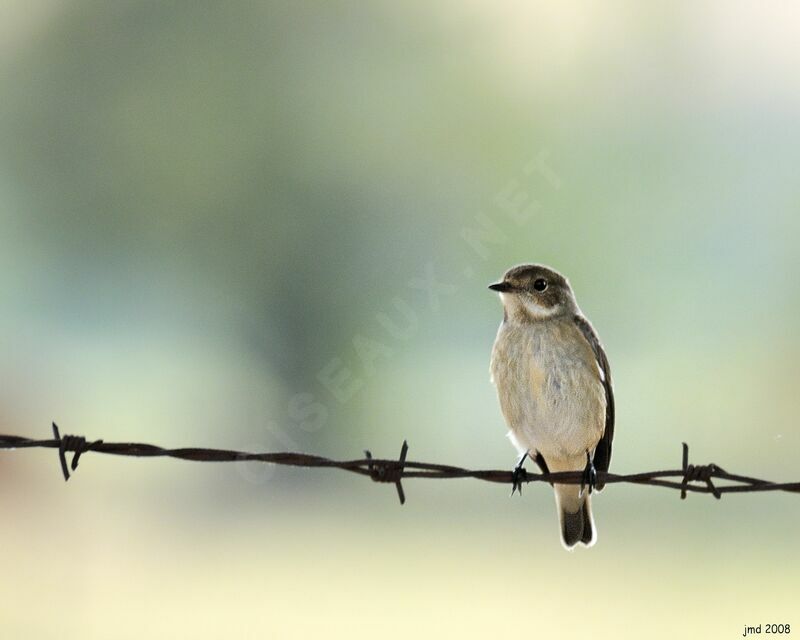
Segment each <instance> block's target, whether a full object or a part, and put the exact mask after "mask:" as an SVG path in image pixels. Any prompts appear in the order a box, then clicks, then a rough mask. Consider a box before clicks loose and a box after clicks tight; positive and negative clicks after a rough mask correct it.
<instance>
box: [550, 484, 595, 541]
mask: <svg viewBox="0 0 800 640" xmlns="http://www.w3.org/2000/svg"><path fill="white" fill-rule="evenodd" d="M555 493H556V509H558V523H559V525H560V527H561V541H562V542H563V543H564V546H565V547H566V548H567V549H572V547H574V546H575V545H576V544H578V543H579V542H580V543H581V544H583V545H585V546H587V547H591V546H592V545H593V544H594V543H595V541H596V540H597V535H596V533H595V528H594V518H593V517H592V501H591V497H590V496H589V490H588V488H587V489H585V490H584V491H583V494H582V495H581V488H580V486H579V485H576V484H556V485H555Z"/></svg>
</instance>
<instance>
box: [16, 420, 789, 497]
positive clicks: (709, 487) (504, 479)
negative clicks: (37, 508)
mask: <svg viewBox="0 0 800 640" xmlns="http://www.w3.org/2000/svg"><path fill="white" fill-rule="evenodd" d="M52 426H53V438H49V439H33V438H27V437H24V436H17V435H2V434H0V450H9V451H13V450H19V449H56V450H58V454H59V462H60V465H61V470H62V473H63V475H64V479H65V480H69V478H70V469H71V470H72V472H74V471H75V470H76V469H77V467H78V461H79V459H81V456H84V455H86V454H88V453H100V454H106V455H115V456H127V457H134V458H175V459H178V460H188V461H192V462H263V463H269V464H275V465H281V466H292V467H306V468H325V469H341V470H343V471H348V472H350V473H356V474H359V475H363V476H367V477H369V478H371V479H372V480H373V481H375V482H381V483H391V484H394V485H395V487H396V488H397V494H398V497H399V499H400V503H401V504H403V503H404V502H405V492H404V490H403V486H402V480H404V479H407V478H422V479H439V480H442V479H455V478H472V479H475V480H481V481H484V482H493V483H499V484H512V485H513V484H514V483H515V478H514V474H513V472H512V471H510V470H499V469H477V470H476V469H466V468H463V467H458V466H454V465H449V464H435V463H429V462H417V461H414V460H406V454H407V452H408V443H406V442H403V446H402V448H401V452H400V456H399V457H398V458H397V459H387V458H373V457H372V454H371V453H370V452H369V451H365V452H364V455H365V457H364V458H357V459H353V460H332V459H330V458H326V457H324V456H318V455H313V454H308V453H299V452H291V451H286V452H266V453H253V452H248V451H236V450H234V449H211V448H205V447H179V448H174V449H168V448H164V447H160V446H157V445H153V444H145V443H140V442H105V441H104V440H94V441H87V440H86V439H85V438H84V437H83V436H74V435H64V436H62V435H61V434H60V432H59V429H58V426H57V425H56V424H55V423H53V425H52ZM67 453H72V454H73V458H72V461H71V464H69V465H68V464H67V460H66V455H67ZM597 476H598V480H599V481H601V482H603V483H605V484H620V483H628V484H636V485H645V486H654V487H663V488H667V489H677V490H678V491H680V493H681V498H682V499H683V498H685V497H686V494H687V493H688V492H693V493H708V494H711V495H713V496H714V497H715V498H717V499H719V498H721V497H722V494H725V493H754V492H763V491H786V492H791V493H800V482H772V481H769V480H762V479H759V478H753V477H749V476H745V475H740V474H736V473H729V472H727V471H725V470H724V469H722V468H721V467H719V466H718V465H716V464H713V463H712V464H706V465H693V464H689V447H688V445H687V444H686V443H683V456H682V465H681V468H680V469H665V470H657V471H643V472H639V473H629V474H618V473H607V472H603V471H598V472H597ZM715 480H722V481H726V482H730V483H733V484H726V485H723V486H717V485H716V484H715V483H714V481H715ZM516 481H517V482H519V481H521V482H522V483H531V482H546V483H553V482H558V483H562V484H583V483H584V482H585V481H586V475H585V473H584V472H583V471H563V472H558V473H530V472H527V473H525V474H524V475H523V477H522V478H517V479H516Z"/></svg>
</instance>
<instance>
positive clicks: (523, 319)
mask: <svg viewBox="0 0 800 640" xmlns="http://www.w3.org/2000/svg"><path fill="white" fill-rule="evenodd" d="M489 288H490V289H492V290H493V291H498V292H500V298H501V300H502V303H503V311H504V314H503V322H502V324H501V325H500V329H499V330H498V332H497V338H496V339H495V342H494V347H493V349H492V362H491V375H492V381H493V382H494V384H495V386H496V387H497V396H498V398H499V400H500V408H501V410H502V412H503V416H504V417H505V420H506V422H507V423H508V426H509V428H510V431H509V434H508V436H509V438H510V439H511V442H512V443H513V444H514V446H515V447H516V448H517V450H518V451H519V452H520V454H521V457H520V459H519V462H518V463H517V466H516V467H515V469H514V488H517V487H520V488H521V485H520V484H519V481H520V479H521V477H522V476H523V474H524V473H525V471H524V468H523V466H522V465H523V463H524V462H525V458H526V457H528V456H530V458H531V459H532V460H533V461H534V462H535V463H536V464H537V465H538V466H539V468H540V469H541V470H542V472H543V473H549V472H560V471H581V470H583V472H584V481H585V483H586V484H588V486H589V491H588V492H587V491H585V487H584V486H583V485H577V484H559V483H555V485H554V489H555V497H556V508H557V510H558V518H559V524H560V528H561V539H562V542H563V544H564V546H565V547H566V548H567V549H571V548H573V547H574V546H575V545H576V544H578V543H582V544H584V545H586V546H587V547H588V546H592V545H593V544H594V543H595V541H596V539H597V536H596V532H595V526H594V520H593V518H592V506H591V498H590V494H591V492H592V489H593V488H596V489H598V490H600V489H602V488H603V484H602V482H599V481H598V478H597V474H596V471H597V470H599V471H608V465H609V462H610V461H611V441H612V440H613V438H614V394H613V389H612V386H611V372H610V371H609V366H608V359H607V358H606V354H605V351H603V347H602V345H601V344H600V340H599V338H598V337H597V334H596V333H595V331H594V328H593V327H592V325H591V324H590V323H589V321H588V320H587V319H586V318H585V317H584V315H583V314H582V313H581V310H580V309H579V308H578V303H577V302H576V301H575V295H574V294H573V293H572V288H571V287H570V285H569V282H568V281H567V279H566V278H565V277H564V276H562V275H561V274H559V273H557V272H556V271H554V270H553V269H550V268H549V267H545V266H543V265H538V264H524V265H520V266H517V267H513V268H512V269H509V270H508V271H506V273H505V275H504V276H503V279H502V280H501V281H500V282H497V283H495V284H492V285H489ZM513 493H514V490H513V489H512V495H513Z"/></svg>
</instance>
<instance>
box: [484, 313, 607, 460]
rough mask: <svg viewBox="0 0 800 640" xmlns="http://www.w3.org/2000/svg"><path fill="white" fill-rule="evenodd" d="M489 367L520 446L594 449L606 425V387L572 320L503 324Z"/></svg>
mask: <svg viewBox="0 0 800 640" xmlns="http://www.w3.org/2000/svg"><path fill="white" fill-rule="evenodd" d="M491 372H492V379H493V381H494V383H495V385H496V386H497V395H498V398H499V400H500V407H501V409H502V411H503V415H504V416H505V419H506V422H507V423H508V426H509V428H510V429H511V435H512V439H513V440H514V441H515V444H516V445H517V446H518V448H520V449H521V450H523V451H538V452H540V453H541V454H542V455H543V456H544V457H545V459H546V460H547V459H562V460H563V459H567V458H570V459H572V458H578V457H582V456H585V453H586V451H587V450H588V451H589V452H592V451H593V450H594V447H595V446H596V445H597V442H598V441H599V440H600V438H601V437H602V435H603V430H604V427H605V409H606V399H605V391H604V388H603V384H602V381H601V378H600V372H599V369H598V367H597V364H596V361H595V358H594V354H593V352H592V350H591V347H590V346H589V344H588V343H587V342H586V341H585V340H584V338H583V336H582V335H581V334H580V332H579V331H578V330H577V329H576V328H575V327H574V325H572V323H571V322H569V321H565V322H559V323H555V322H553V323H548V325H547V326H545V325H526V326H516V327H514V326H507V325H503V326H501V328H500V331H499V332H498V335H497V340H496V342H495V346H494V350H493V352H492V365H491Z"/></svg>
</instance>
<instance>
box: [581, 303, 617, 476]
mask: <svg viewBox="0 0 800 640" xmlns="http://www.w3.org/2000/svg"><path fill="white" fill-rule="evenodd" d="M573 320H574V322H575V326H577V327H578V329H579V330H580V332H581V333H582V334H583V337H584V338H586V341H587V342H588V343H589V346H591V347H592V351H593V352H594V357H595V360H597V366H598V368H599V369H600V377H601V378H602V383H603V389H604V390H605V393H606V423H605V429H604V431H603V437H602V438H600V442H598V443H597V447H596V448H595V451H594V460H593V462H594V467H595V469H597V470H598V471H608V465H609V464H610V463H611V442H612V440H613V439H614V390H613V388H612V386H611V369H610V368H609V366H608V358H607V357H606V352H605V351H603V345H601V344H600V339H599V338H598V337H597V334H596V333H595V331H594V328H593V327H592V325H591V324H590V323H589V321H588V320H587V319H586V318H584V317H583V316H581V315H576V316H575V317H574V318H573ZM598 488H602V485H601V484H600V483H598Z"/></svg>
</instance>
